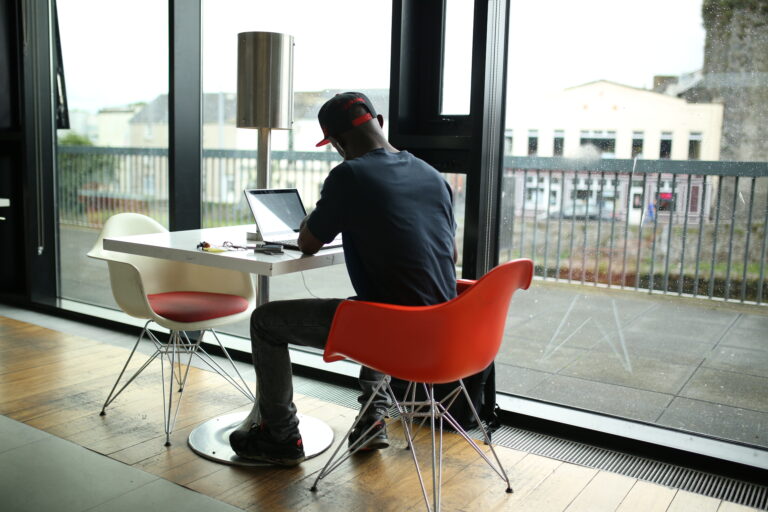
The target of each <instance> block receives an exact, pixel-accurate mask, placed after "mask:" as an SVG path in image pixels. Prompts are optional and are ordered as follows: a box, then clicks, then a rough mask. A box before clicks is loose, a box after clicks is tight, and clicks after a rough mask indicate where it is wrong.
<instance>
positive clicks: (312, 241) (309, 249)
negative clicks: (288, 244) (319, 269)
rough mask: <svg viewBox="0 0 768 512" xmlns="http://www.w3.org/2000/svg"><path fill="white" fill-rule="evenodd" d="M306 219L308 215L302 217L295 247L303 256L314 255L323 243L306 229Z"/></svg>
mask: <svg viewBox="0 0 768 512" xmlns="http://www.w3.org/2000/svg"><path fill="white" fill-rule="evenodd" d="M308 218H309V215H307V216H306V217H304V220H303V221H301V229H300V230H299V239H298V241H297V245H298V246H299V249H300V250H301V252H303V253H304V254H315V253H316V252H317V251H319V250H320V249H321V248H322V247H323V242H321V241H320V240H319V239H318V238H317V237H316V236H315V235H313V234H312V232H311V231H310V230H309V228H308V227H307V219H308Z"/></svg>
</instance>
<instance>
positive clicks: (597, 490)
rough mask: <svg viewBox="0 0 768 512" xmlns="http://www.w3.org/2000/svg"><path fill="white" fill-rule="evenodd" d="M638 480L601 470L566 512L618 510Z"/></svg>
mask: <svg viewBox="0 0 768 512" xmlns="http://www.w3.org/2000/svg"><path fill="white" fill-rule="evenodd" d="M636 481H637V480H635V479H634V478H630V477H627V476H623V475H618V474H616V473H606V472H600V473H598V474H597V475H595V477H594V478H593V479H592V481H590V482H589V483H588V484H587V486H586V487H584V489H583V490H582V491H581V493H579V495H578V496H576V499H574V500H573V501H572V502H571V504H570V505H568V508H566V509H565V510H566V512H591V511H592V510H616V509H617V508H618V506H619V504H621V502H622V501H624V498H625V497H626V496H627V494H628V493H629V491H630V489H632V486H634V485H635V482H636Z"/></svg>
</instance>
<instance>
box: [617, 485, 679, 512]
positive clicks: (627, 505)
mask: <svg viewBox="0 0 768 512" xmlns="http://www.w3.org/2000/svg"><path fill="white" fill-rule="evenodd" d="M675 493H676V490H675V489H671V488H669V487H662V486H660V485H655V484H652V483H649V482H643V481H638V482H636V483H635V485H634V486H632V489H631V490H630V491H629V493H628V494H627V497H626V498H625V499H624V501H622V502H621V505H619V508H617V509H616V510H617V512H657V511H658V512H664V511H666V510H667V508H668V507H669V504H670V503H671V502H672V499H673V498H674V497H675Z"/></svg>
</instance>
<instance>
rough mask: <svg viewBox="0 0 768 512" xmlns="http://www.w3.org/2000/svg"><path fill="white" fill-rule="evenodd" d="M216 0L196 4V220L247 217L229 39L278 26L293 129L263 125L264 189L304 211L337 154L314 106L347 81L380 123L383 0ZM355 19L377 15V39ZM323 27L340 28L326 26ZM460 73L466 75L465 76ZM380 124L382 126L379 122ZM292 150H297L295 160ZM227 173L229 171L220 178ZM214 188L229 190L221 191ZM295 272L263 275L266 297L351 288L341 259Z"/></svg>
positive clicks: (384, 73)
mask: <svg viewBox="0 0 768 512" xmlns="http://www.w3.org/2000/svg"><path fill="white" fill-rule="evenodd" d="M225 4H226V5H224V4H222V3H221V2H219V1H216V0H203V2H202V7H203V13H202V22H203V48H202V51H203V107H204V109H203V112H204V113H203V176H202V183H203V191H202V197H203V224H204V226H222V225H228V224H246V223H250V222H251V214H250V210H249V209H248V207H247V205H246V204H245V202H244V201H243V194H242V189H243V188H245V187H252V186H254V185H255V172H254V171H255V164H256V162H255V157H254V151H255V150H256V149H257V139H258V130H254V129H242V128H237V127H236V125H235V112H236V103H237V98H236V92H237V51H236V48H237V46H236V44H235V43H236V41H237V34H238V33H240V32H252V31H265V32H279V33H284V34H290V35H292V36H293V38H294V44H295V46H294V54H293V91H294V97H293V128H292V129H291V130H272V131H271V134H270V136H271V150H272V155H271V156H272V162H271V169H270V186H271V187H273V188H286V187H290V186H291V185H295V186H296V188H298V189H299V192H300V194H301V198H302V200H303V201H304V204H305V206H306V207H307V209H308V210H311V209H312V208H313V207H314V204H315V202H316V201H317V200H318V198H319V193H320V190H321V188H322V184H323V182H324V180H325V177H326V176H327V175H328V172H329V171H330V170H331V169H332V168H333V167H335V166H336V165H338V164H339V163H340V162H341V161H342V159H341V157H340V156H339V155H338V154H337V153H336V151H334V150H333V148H332V147H331V146H330V145H328V146H326V147H322V148H317V147H315V144H316V143H317V141H318V140H320V139H321V138H322V132H321V130H320V127H319V126H318V124H317V110H318V108H319V107H320V105H321V104H322V103H323V102H325V101H326V100H327V99H329V98H330V97H332V96H333V95H334V94H335V93H338V92H343V91H347V90H349V89H350V88H352V87H354V90H360V91H362V92H364V93H366V94H367V95H368V97H369V98H370V99H371V101H372V102H373V104H374V106H375V107H376V109H377V110H378V112H379V113H381V114H383V115H384V117H385V123H386V122H388V109H389V73H390V51H391V41H390V38H389V34H390V32H391V31H390V23H391V20H392V5H391V2H387V1H384V2H364V3H363V2H359V1H357V0H338V1H335V2H334V4H333V9H330V10H329V9H328V6H327V5H325V4H323V3H319V2H312V1H306V0H283V1H280V2H269V1H262V0H259V1H255V0H230V1H228V2H226V3H225ZM452 5H453V4H452ZM297 13H301V15H300V16H298V15H297ZM361 19H368V20H372V19H374V20H376V22H377V26H376V32H377V34H378V35H377V37H375V38H371V37H370V36H371V27H370V26H368V25H366V24H361V23H360V20H361ZM329 26H332V27H344V29H343V30H329V28H328V27H329ZM362 40H365V41H368V42H367V43H366V44H365V45H360V44H350V41H362ZM341 47H343V48H345V50H344V52H345V59H344V61H346V59H350V62H351V61H354V62H355V63H356V64H355V66H354V70H352V68H350V67H349V66H348V65H346V64H345V63H344V61H342V60H339V59H335V58H333V57H330V55H331V54H332V53H333V51H332V49H333V48H341ZM329 52H330V53H329ZM463 76H464V77H466V76H469V73H465V74H464V75H463ZM446 106H448V105H447V104H446ZM384 129H385V131H386V130H387V129H388V128H387V126H386V125H385V128H384ZM296 154H298V155H300V156H299V157H296V156H295V155H296ZM227 175H231V177H225V176H227ZM459 177H460V176H459ZM461 183H463V181H454V182H452V186H453V187H454V194H455V196H456V200H455V206H456V208H457V209H459V208H461V209H463V190H462V189H461ZM222 186H225V187H227V188H228V189H229V190H226V191H220V190H219V188H221V187H222ZM456 218H457V223H460V222H463V221H462V219H463V213H461V214H459V213H457V214H456ZM460 228H461V226H460ZM459 243H460V242H459ZM459 251H461V245H459ZM296 277H298V276H293V277H291V276H278V277H275V278H272V282H273V284H272V286H271V290H272V294H273V298H278V297H279V298H303V297H307V296H309V294H312V293H316V292H315V289H316V288H317V286H318V284H317V283H321V284H320V285H321V286H322V287H323V288H324V289H327V290H328V291H325V292H323V293H329V294H332V295H333V296H339V297H348V296H350V295H353V294H354V291H353V290H352V287H351V283H350V282H349V279H348V277H347V275H346V269H344V267H343V266H339V267H338V268H336V267H329V268H326V269H320V270H314V271H311V272H307V273H305V277H306V281H307V283H308V287H307V288H305V287H304V286H303V284H301V285H299V286H296V285H295V284H294V282H293V281H292V279H295V278H296ZM313 282H314V283H316V284H315V285H313V284H312V283H313ZM278 293H279V294H280V295H277V294H278ZM230 332H232V333H235V334H240V335H244V336H248V327H247V325H240V324H235V325H234V326H232V328H231V329H230Z"/></svg>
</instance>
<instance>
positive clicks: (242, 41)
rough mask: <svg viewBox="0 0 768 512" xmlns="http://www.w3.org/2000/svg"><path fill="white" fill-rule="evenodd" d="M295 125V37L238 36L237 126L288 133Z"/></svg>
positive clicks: (269, 33) (273, 35)
mask: <svg viewBox="0 0 768 512" xmlns="http://www.w3.org/2000/svg"><path fill="white" fill-rule="evenodd" d="M292 124H293V36H289V35H287V34H277V33H274V32H242V33H240V34H238V35H237V126H238V128H270V129H282V130H288V129H290V128H291V127H292Z"/></svg>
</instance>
